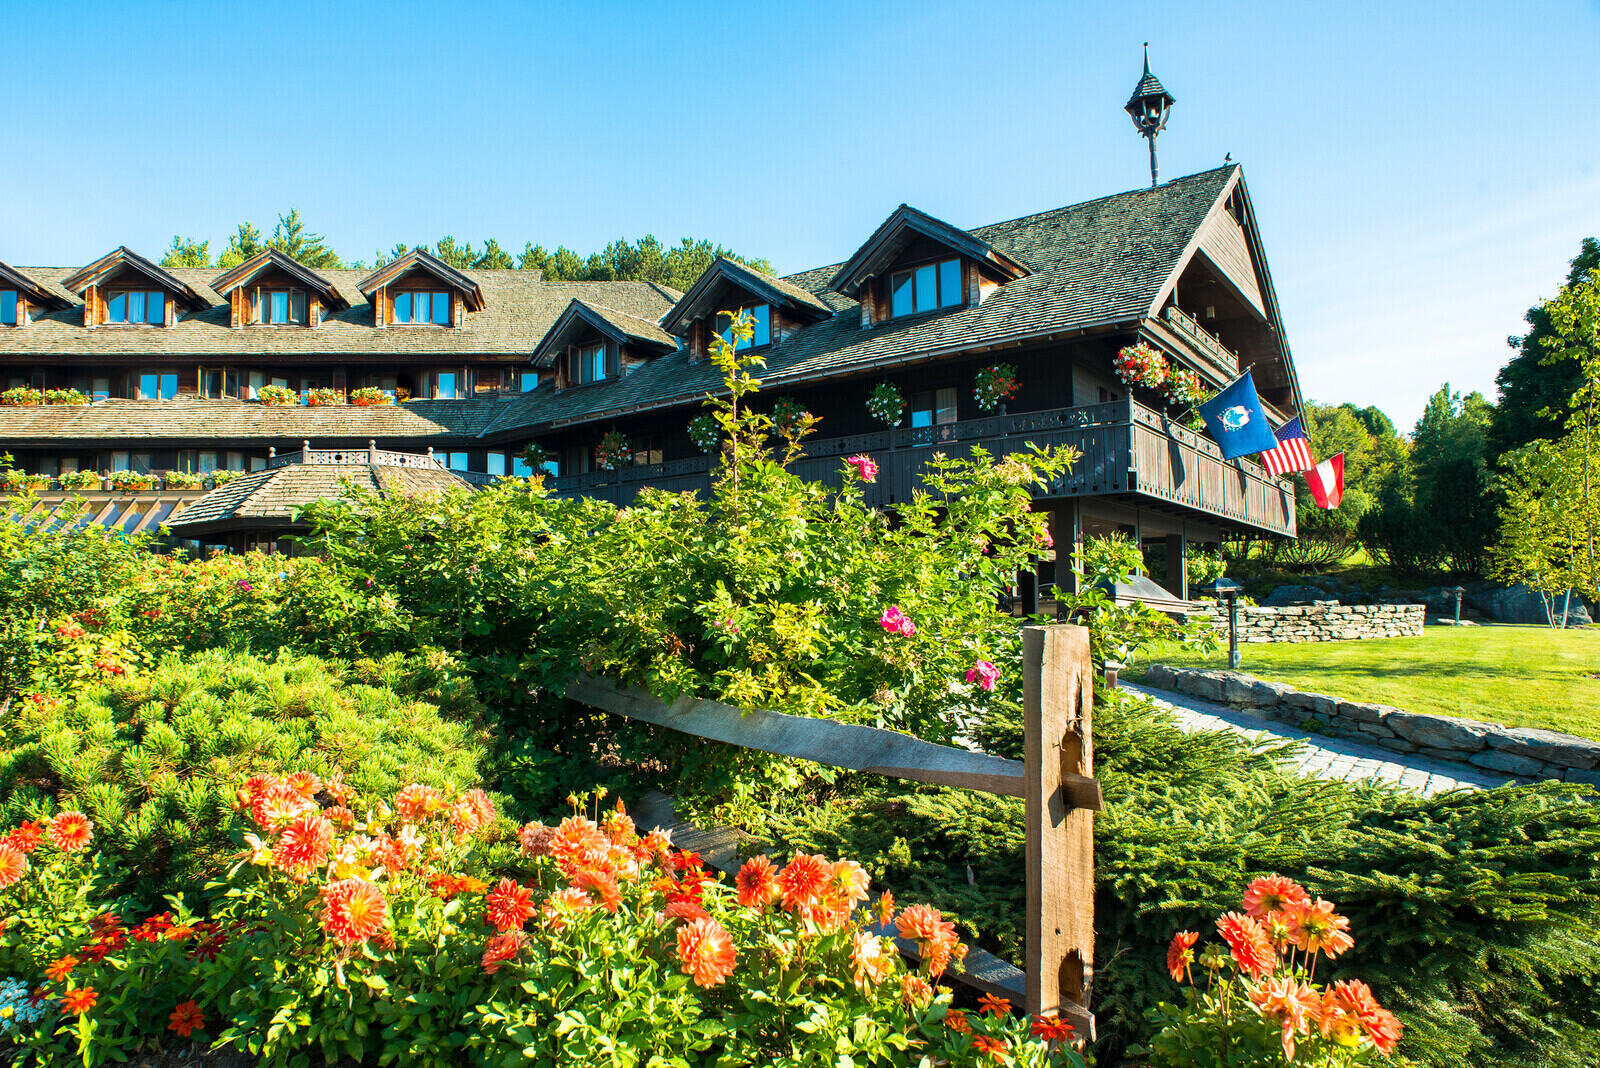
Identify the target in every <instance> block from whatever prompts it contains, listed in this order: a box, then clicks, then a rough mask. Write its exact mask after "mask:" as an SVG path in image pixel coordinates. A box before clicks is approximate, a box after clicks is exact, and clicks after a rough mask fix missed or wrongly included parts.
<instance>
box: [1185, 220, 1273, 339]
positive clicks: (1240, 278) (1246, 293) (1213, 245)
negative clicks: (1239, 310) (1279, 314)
mask: <svg viewBox="0 0 1600 1068" xmlns="http://www.w3.org/2000/svg"><path fill="white" fill-rule="evenodd" d="M1200 251H1201V252H1203V253H1205V255H1206V258H1207V259H1209V260H1210V261H1211V262H1212V263H1213V264H1215V265H1216V267H1217V270H1219V271H1221V272H1222V274H1223V276H1224V277H1225V278H1227V279H1228V281H1230V282H1232V283H1233V285H1234V288H1235V289H1237V290H1238V291H1239V294H1240V295H1241V296H1242V297H1244V298H1245V299H1246V300H1248V301H1249V302H1250V303H1251V304H1253V305H1254V306H1255V309H1256V311H1258V312H1260V313H1261V316H1262V318H1266V315H1267V306H1266V302H1265V301H1264V300H1262V299H1261V284H1260V281H1259V280H1258V279H1257V277H1256V267H1255V261H1253V260H1252V259H1251V258H1250V243H1249V242H1248V241H1246V240H1245V236H1244V227H1242V226H1240V225H1239V220H1238V219H1236V218H1234V217H1233V213H1232V212H1228V211H1219V212H1217V213H1216V214H1215V215H1213V216H1212V217H1211V218H1210V220H1209V221H1207V223H1206V225H1205V228H1204V229H1203V230H1202V231H1201V233H1200Z"/></svg>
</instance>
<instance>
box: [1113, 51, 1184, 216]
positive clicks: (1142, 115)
mask: <svg viewBox="0 0 1600 1068" xmlns="http://www.w3.org/2000/svg"><path fill="white" fill-rule="evenodd" d="M1175 103H1177V98H1176V97H1174V96H1173V95H1172V94H1171V93H1169V92H1167V91H1166V89H1164V88H1163V87H1162V85H1161V81H1160V79H1158V78H1157V77H1156V76H1155V75H1154V74H1151V73H1150V42H1149V41H1146V42H1145V45H1144V77H1143V78H1140V79H1139V84H1138V85H1136V86H1134V89H1133V95H1132V96H1130V97H1129V98H1128V102H1127V103H1126V104H1124V105H1123V106H1122V110H1123V111H1126V112H1127V113H1128V115H1129V117H1131V118H1132V119H1133V128H1134V129H1135V130H1138V131H1139V134H1140V136H1142V137H1143V138H1144V139H1145V140H1147V141H1149V142H1150V188H1152V189H1154V188H1155V186H1156V182H1157V180H1158V177H1159V175H1160V171H1159V170H1158V169H1157V168H1156V134H1158V133H1160V132H1161V131H1162V130H1164V129H1166V127H1167V115H1168V113H1169V112H1170V111H1171V110H1172V105H1173V104H1175Z"/></svg>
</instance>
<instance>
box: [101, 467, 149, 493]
mask: <svg viewBox="0 0 1600 1068" xmlns="http://www.w3.org/2000/svg"><path fill="white" fill-rule="evenodd" d="M110 481H111V488H112V489H114V490H116V491H117V492H118V493H141V492H143V491H144V490H149V489H155V486H156V476H154V475H146V474H141V473H140V472H138V471H113V472H111V479H110Z"/></svg>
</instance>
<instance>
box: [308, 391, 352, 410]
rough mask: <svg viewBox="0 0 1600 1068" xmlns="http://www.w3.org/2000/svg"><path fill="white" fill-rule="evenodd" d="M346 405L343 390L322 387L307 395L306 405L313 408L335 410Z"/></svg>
mask: <svg viewBox="0 0 1600 1068" xmlns="http://www.w3.org/2000/svg"><path fill="white" fill-rule="evenodd" d="M343 403H344V392H343V391H342V390H337V389H330V388H329V387H327V386H322V387H319V388H317V389H313V390H309V391H307V393H306V404H307V405H308V406H310V407H312V408H334V407H338V406H339V405H341V404H343Z"/></svg>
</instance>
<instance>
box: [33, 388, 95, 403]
mask: <svg viewBox="0 0 1600 1068" xmlns="http://www.w3.org/2000/svg"><path fill="white" fill-rule="evenodd" d="M44 402H45V403H46V404H72V405H81V404H88V403H89V395H88V394H87V393H84V392H82V391H81V390H76V389H47V390H45V391H44Z"/></svg>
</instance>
